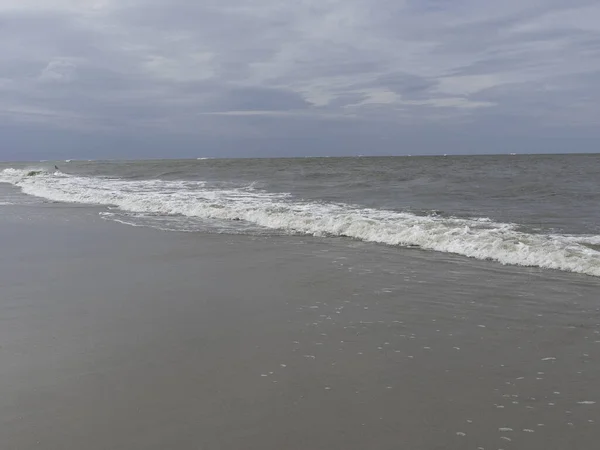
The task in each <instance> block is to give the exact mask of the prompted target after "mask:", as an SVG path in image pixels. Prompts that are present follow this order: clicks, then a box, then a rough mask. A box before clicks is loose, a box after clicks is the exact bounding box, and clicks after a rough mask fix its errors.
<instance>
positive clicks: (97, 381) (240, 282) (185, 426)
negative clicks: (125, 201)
mask: <svg viewBox="0 0 600 450" xmlns="http://www.w3.org/2000/svg"><path fill="white" fill-rule="evenodd" d="M0 240H1V242H2V252H1V253H0V290H1V296H0V297H1V298H0V448H2V449H3V450H29V449H38V448H40V449H46V450H59V449H60V450H70V449H73V450H80V449H88V450H96V449H98V450H100V449H115V450H116V449H119V450H120V449H123V450H138V449H139V450H142V449H143V450H146V449H157V450H158V449H223V450H225V449H227V450H229V449H231V450H234V449H257V450H258V449H262V450H264V449H273V450H275V449H277V450H279V449H289V450H294V449H298V450H300V449H302V450H304V449H328V450H330V449H340V450H341V449H344V450H349V449H423V450H430V449H478V448H484V449H500V448H502V449H509V448H514V449H533V450H538V449H539V450H542V449H543V450H549V449H565V448H569V449H591V448H595V446H596V445H597V442H598V439H599V438H600V431H598V423H600V409H599V408H600V404H598V403H596V402H600V396H599V391H598V373H599V369H600V365H599V363H598V361H600V308H599V306H600V305H598V303H597V301H598V292H600V284H599V282H598V280H597V279H595V278H593V277H587V276H584V275H574V274H567V273H562V272H556V271H548V270H543V269H523V268H515V267H508V266H501V265H499V264H497V263H492V262H489V263H488V262H482V261H475V260H468V259H466V258H463V257H458V256H456V257H455V256H452V255H445V256H444V257H442V258H440V256H439V255H436V256H435V258H433V257H432V256H431V253H428V252H422V251H419V250H411V249H391V248H386V247H383V246H376V244H368V243H359V242H348V241H347V240H343V239H328V240H325V241H323V240H322V239H321V240H319V241H318V242H317V241H316V240H314V239H313V238H310V237H293V236H287V237H286V236H281V237H269V238H266V237H256V236H254V237H253V236H232V235H209V234H208V235H202V234H197V233H167V232H162V231H158V230H151V229H146V228H135V227H128V226H125V225H121V224H117V223H111V222H107V221H103V220H102V219H100V218H99V217H98V215H97V212H96V211H95V210H94V209H93V208H88V207H75V206H52V207H50V206H48V207H37V208H30V207H26V206H22V207H10V206H5V207H4V209H3V214H2V216H1V217H0ZM371 247H377V248H378V250H377V251H376V252H374V251H371V250H370V249H371Z"/></svg>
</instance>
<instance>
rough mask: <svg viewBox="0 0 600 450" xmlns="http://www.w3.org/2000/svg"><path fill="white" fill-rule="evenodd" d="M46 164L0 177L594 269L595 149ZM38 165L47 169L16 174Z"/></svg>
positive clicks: (210, 219) (132, 219)
mask: <svg viewBox="0 0 600 450" xmlns="http://www.w3.org/2000/svg"><path fill="white" fill-rule="evenodd" d="M54 164H55V163H54V162H52V163H39V164H20V165H16V164H10V165H9V164H5V165H4V167H2V168H13V169H26V170H25V171H22V170H21V171H14V170H13V171H11V169H8V170H4V171H3V172H1V174H0V181H5V182H8V183H9V184H13V185H14V186H16V187H20V188H21V189H22V191H23V192H24V193H26V194H29V196H31V195H33V196H39V197H41V198H44V199H47V200H53V201H61V202H72V203H92V204H100V205H104V206H105V207H107V211H105V212H104V213H103V214H104V217H105V218H107V219H113V220H118V221H122V222H125V223H129V224H133V225H146V226H155V227H159V228H162V229H167V230H169V229H171V230H184V231H196V232H233V233H240V232H241V233H282V232H284V233H302V234H314V235H334V236H346V237H350V238H355V239H359V240H363V241H372V242H379V243H383V244H388V245H400V246H416V247H421V248H424V249H429V250H436V251H442V252H449V253H458V254H463V255H466V256H470V257H475V258H479V259H493V260H498V261H500V262H502V263H508V264H520V265H528V266H540V267H549V268H557V269H561V270H567V271H575V272H581V273H587V274H590V275H598V274H600V255H599V253H598V251H597V250H598V248H599V247H598V245H600V208H599V205H600V177H599V176H598V174H599V173H600V155H547V156H546V155H543V156H520V155H519V156H508V155H506V156H481V157H473V156H468V157H395V158H393V157H385V158H364V157H363V158H304V159H244V160H240V159H237V160H236V159H214V160H157V161H132V162H116V161H106V162H77V161H70V162H57V163H56V164H57V165H58V167H59V170H60V171H59V172H56V173H54V169H53V167H54ZM38 168H39V169H45V170H49V172H44V173H41V174H39V175H36V176H26V175H28V173H27V171H29V170H33V169H38ZM3 192H4V200H2V199H0V202H3V201H4V202H10V203H15V202H16V203H18V202H21V201H31V197H29V198H28V199H25V197H24V196H22V195H21V194H18V195H17V194H16V193H15V192H16V191H15V190H14V189H13V190H8V191H7V190H3ZM9 197H10V198H9Z"/></svg>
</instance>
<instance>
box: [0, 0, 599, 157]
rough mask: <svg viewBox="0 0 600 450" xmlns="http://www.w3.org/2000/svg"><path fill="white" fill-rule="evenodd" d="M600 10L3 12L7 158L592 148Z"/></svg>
mask: <svg viewBox="0 0 600 450" xmlns="http://www.w3.org/2000/svg"><path fill="white" fill-rule="evenodd" d="M599 122H600V2H599V1H598V0H502V1H492V0H297V1H282V0H196V1H194V0H189V1H188V0H0V159H36V158H44V159H52V158H63V157H65V158H102V157H107V158H108V157H111V158H113V157H123V158H129V157H159V156H164V157H171V156H172V157H179V156H194V157H195V156H265V155H280V156H290V155H339V154H349V155H352V154H364V155H368V154H443V153H449V154H452V153H497V152H500V153H509V152H557V151H562V152H590V151H594V152H595V151H598V149H599V148H600V125H599Z"/></svg>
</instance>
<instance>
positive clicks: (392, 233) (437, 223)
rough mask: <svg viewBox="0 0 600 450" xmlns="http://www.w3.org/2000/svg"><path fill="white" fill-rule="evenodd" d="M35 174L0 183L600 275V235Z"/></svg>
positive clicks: (244, 192) (188, 186) (249, 191)
mask: <svg viewBox="0 0 600 450" xmlns="http://www.w3.org/2000/svg"><path fill="white" fill-rule="evenodd" d="M28 175H31V170H16V169H5V170H3V171H1V172H0V182H7V183H11V184H13V185H15V186H18V187H20V188H21V189H22V191H23V192H24V193H26V194H29V195H34V196H38V197H43V198H46V199H50V200H54V201H63V202H74V203H89V204H99V205H110V206H116V207H118V208H120V209H121V210H124V211H129V212H136V213H144V214H152V215H163V216H169V215H180V216H187V217H194V218H200V219H217V220H241V221H245V222H248V223H252V224H254V225H258V226H261V227H264V228H270V229H279V230H284V231H287V232H294V233H305V234H311V235H315V236H327V235H329V236H346V237H351V238H355V239H360V240H363V241H369V242H378V243H383V244H388V245H398V246H417V247H421V248H423V249H428V250H436V251H440V252H447V253H455V254H460V255H464V256H468V257H472V258H477V259H484V260H485V259H487V260H495V261H498V262H500V263H503V264H512V265H521V266H537V267H544V268H550V269H558V270H563V271H570V272H578V273H583V274H588V275H593V276H600V252H598V251H597V250H595V249H593V248H590V247H588V246H587V245H585V244H588V245H589V244H593V245H596V243H600V236H580V237H578V236H573V235H564V236H563V235H556V234H554V235H542V234H529V233H524V232H521V231H519V230H518V229H517V228H516V227H515V226H514V225H512V224H505V223H495V222H493V221H490V220H487V219H483V218H482V219H458V218H442V217H438V216H418V215H415V214H410V213H404V212H397V211H388V210H379V209H372V208H360V207H356V206H352V205H346V204H334V203H321V202H303V201H297V200H294V199H293V198H292V197H291V196H290V195H289V194H285V193H279V194H278V193H268V192H264V191H260V190H256V189H254V188H253V187H251V186H250V187H247V188H237V189H233V188H232V189H214V188H210V187H209V186H207V184H206V183H204V182H199V181H163V180H144V181H139V180H135V181H131V180H122V179H108V178H94V177H75V176H69V175H65V174H62V173H60V172H55V173H50V172H42V173H39V174H35V175H34V176H28Z"/></svg>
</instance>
